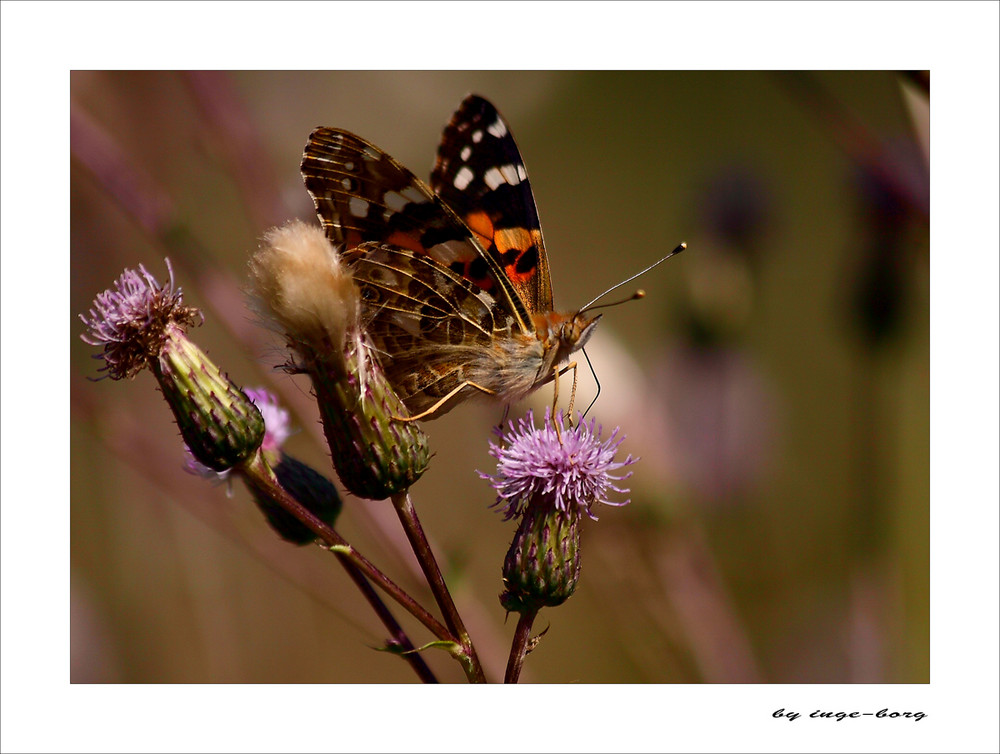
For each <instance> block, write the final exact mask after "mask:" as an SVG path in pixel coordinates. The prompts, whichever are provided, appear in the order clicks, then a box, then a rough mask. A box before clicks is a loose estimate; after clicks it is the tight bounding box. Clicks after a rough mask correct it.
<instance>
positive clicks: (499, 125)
mask: <svg viewBox="0 0 1000 754" xmlns="http://www.w3.org/2000/svg"><path fill="white" fill-rule="evenodd" d="M486 130H487V131H489V132H490V133H491V134H493V135H494V136H496V137H497V138H498V139H502V138H503V137H504V136H506V135H507V126H505V125H504V123H503V121H502V120H500V119H499V118H497V119H496V120H495V121H494V122H493V125H492V126H490V127H489V128H487V129H486Z"/></svg>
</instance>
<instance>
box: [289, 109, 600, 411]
mask: <svg viewBox="0 0 1000 754" xmlns="http://www.w3.org/2000/svg"><path fill="white" fill-rule="evenodd" d="M301 170H302V176H303V179H304V181H305V185H306V190H307V191H308V192H309V194H310V195H311V196H312V199H313V201H314V203H315V205H316V212H317V214H318V215H319V219H320V222H321V223H322V225H323V228H324V231H325V234H326V236H327V238H329V240H330V241H331V242H332V243H333V244H334V246H335V247H336V248H337V249H338V251H339V253H340V254H342V256H343V258H344V259H345V260H346V262H347V263H348V264H349V265H350V267H351V269H352V273H353V276H354V279H355V282H356V283H357V285H358V287H359V289H360V292H361V300H362V307H363V317H364V324H365V326H366V329H367V331H368V333H369V335H370V336H371V339H372V342H373V344H374V350H375V352H376V354H377V358H378V360H379V363H380V365H381V366H382V369H383V371H384V372H385V375H386V377H387V379H388V380H389V383H390V384H391V385H392V387H393V389H394V390H395V391H396V393H397V394H398V395H399V397H400V399H401V400H402V401H403V403H404V405H405V406H406V408H407V410H408V411H409V412H410V414H411V418H434V417H436V416H440V415H442V414H444V413H446V412H447V411H448V410H450V409H451V408H453V407H454V406H455V405H456V404H457V403H459V402H460V401H462V400H465V399H466V398H469V397H472V396H474V395H476V394H487V395H492V396H495V397H496V398H499V399H500V400H502V401H503V402H505V403H508V404H509V403H513V402H515V401H517V400H520V399H521V398H523V397H524V396H526V395H527V394H529V393H531V392H532V391H533V390H535V389H536V388H538V387H539V386H540V385H543V384H545V383H547V382H549V381H551V380H553V379H554V378H555V377H556V376H557V369H558V367H559V365H561V364H563V363H564V362H566V361H567V360H568V358H569V356H570V354H572V353H573V352H574V351H577V350H579V349H580V348H583V346H584V345H585V344H586V342H587V340H588V339H589V338H590V336H591V335H592V334H593V332H594V328H595V327H596V325H597V322H598V320H599V319H600V317H601V315H600V314H598V315H593V314H590V313H588V312H586V311H583V310H581V311H576V312H568V313H560V312H556V311H554V309H553V303H552V283H551V280H550V277H549V262H548V257H547V255H546V253H545V244H544V242H543V240H542V230H541V226H540V224H539V221H538V211H537V210H536V208H535V200H534V196H533V195H532V192H531V184H530V182H529V180H528V174H527V171H526V170H525V168H524V161H523V160H522V159H521V153H520V151H519V150H518V148H517V144H516V143H515V142H514V137H513V136H512V135H511V132H510V128H509V127H508V125H507V122H506V121H505V120H504V119H503V117H502V116H501V115H500V113H499V112H497V109H496V108H495V107H494V106H493V105H492V104H491V103H490V102H489V101H487V100H486V99H484V98H482V97H479V96H477V95H469V96H468V97H466V98H465V100H463V101H462V103H461V105H460V106H459V108H458V110H457V111H456V112H455V114H454V115H453V117H452V119H451V121H450V123H449V124H448V125H447V126H446V128H445V130H444V134H443V135H442V138H441V143H440V146H439V147H438V151H437V160H436V162H435V164H434V168H433V170H432V172H431V176H430V185H428V184H426V183H424V182H423V181H421V180H420V179H419V178H417V177H416V176H415V175H414V174H413V173H412V172H410V171H409V170H408V169H407V168H405V167H404V166H403V165H401V164H400V163H399V162H397V161H396V160H394V159H393V158H392V157H390V156H389V155H388V154H386V152H384V151H383V150H381V149H379V148H378V147H376V146H375V145H374V144H372V143H371V142H368V141H366V140H365V139H362V138H361V137H360V136H357V135H355V134H353V133H351V132H349V131H344V130H341V129H337V128H317V129H316V130H315V131H313V133H312V134H311V135H310V137H309V142H308V144H307V145H306V148H305V153H304V155H303V158H302V165H301Z"/></svg>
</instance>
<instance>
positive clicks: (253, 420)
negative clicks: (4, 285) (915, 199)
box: [81, 260, 264, 471]
mask: <svg viewBox="0 0 1000 754" xmlns="http://www.w3.org/2000/svg"><path fill="white" fill-rule="evenodd" d="M167 271H168V273H169V276H170V277H169V280H168V281H167V283H166V284H164V285H160V284H159V283H158V282H157V281H156V279H155V278H154V277H153V276H152V275H150V274H149V273H148V272H147V271H146V270H145V268H143V267H142V266H141V265H140V266H139V270H138V271H136V270H125V272H123V273H122V275H121V277H120V278H119V279H118V280H117V281H116V282H115V287H114V288H113V289H108V290H107V291H104V292H103V293H101V294H99V295H98V296H97V298H96V299H95V300H94V306H93V308H92V309H91V310H90V316H89V317H86V316H83V315H81V319H82V320H83V321H84V323H85V324H86V325H87V327H88V331H87V332H86V333H85V334H84V335H83V336H82V338H83V340H84V341H85V342H86V343H90V344H91V345H99V346H102V347H103V349H104V350H103V353H102V354H101V358H102V359H103V360H104V362H105V365H104V367H103V370H104V371H107V373H108V376H110V377H111V378H112V379H116V380H118V379H125V378H131V377H134V376H135V375H136V374H138V373H139V372H140V371H141V370H142V369H144V368H146V367H149V368H150V370H151V371H152V372H153V375H154V376H155V377H156V379H157V382H159V383H160V389H161V390H162V392H163V397H164V398H166V399H167V403H169V404H170V408H171V409H172V410H173V412H174V418H175V419H176V420H177V426H178V427H180V430H181V435H182V436H183V437H184V441H185V442H186V443H187V445H188V448H189V449H190V451H191V454H192V455H193V456H194V457H195V458H196V459H197V460H198V461H199V462H200V463H202V464H204V465H205V466H207V467H208V468H210V469H213V470H215V471H224V470H225V469H229V468H231V467H233V466H235V465H237V464H240V463H242V462H244V461H247V460H249V459H250V458H251V457H253V455H254V453H255V452H256V451H257V449H258V448H259V447H260V444H261V440H262V439H263V437H264V420H263V418H261V415H260V411H258V410H257V407H256V406H254V404H253V402H252V401H251V400H250V399H249V398H248V397H247V396H246V395H245V394H244V393H243V391H242V390H240V389H239V388H238V387H237V386H236V385H235V384H233V383H232V382H231V381H230V380H229V378H228V377H226V376H225V375H224V374H223V373H222V371H221V370H220V369H219V367H217V366H216V365H215V364H213V363H212V362H211V361H210V360H209V359H208V357H207V356H206V355H205V353H204V352H203V351H202V350H201V349H200V348H198V347H197V346H196V345H195V344H194V343H192V342H191V341H190V340H188V337H187V335H186V334H185V330H186V329H187V327H189V326H190V325H192V324H194V323H195V322H196V321H197V320H198V319H199V318H200V316H201V315H200V313H199V312H198V310H197V309H193V308H191V307H187V306H184V305H183V303H182V296H181V292H180V289H176V290H175V288H174V275H173V270H172V269H171V267H170V261H169V260H167Z"/></svg>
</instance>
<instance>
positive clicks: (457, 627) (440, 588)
mask: <svg viewBox="0 0 1000 754" xmlns="http://www.w3.org/2000/svg"><path fill="white" fill-rule="evenodd" d="M392 504H393V506H394V507H395V508H396V513H397V515H398V516H399V520H400V523H402V525H403V530H404V531H405V532H406V538H407V539H408V540H409V542H410V547H412V548H413V553H414V554H415V555H416V556H417V562H419V563H420V568H421V570H423V572H424V577H425V578H426V579H427V583H428V584H429V585H430V588H431V592H432V593H433V594H434V599H435V600H437V603H438V606H439V607H440V608H441V612H442V614H443V615H444V621H445V624H447V626H448V628H449V629H450V630H451V632H452V633H453V634H454V635H455V636H457V637H458V643H459V644H460V645H461V647H462V650H463V651H464V653H465V655H464V658H461V660H462V665H463V668H464V669H465V674H466V676H468V678H469V680H470V681H471V682H472V683H486V675H485V674H484V673H483V668H482V665H481V664H480V662H479V657H478V656H477V655H476V649H475V647H474V646H473V645H472V639H471V638H469V632H468V631H467V630H466V628H465V624H464V623H463V622H462V616H461V615H459V613H458V608H457V607H455V602H454V600H452V598H451V593H450V592H449V591H448V587H447V585H446V584H445V582H444V577H443V576H442V575H441V569H440V568H439V567H438V564H437V560H436V559H435V558H434V552H433V551H432V550H431V546H430V543H429V542H428V541H427V537H426V536H425V534H424V529H423V527H422V526H421V525H420V519H419V518H417V511H416V509H415V508H414V507H413V503H412V502H411V501H410V496H409V494H408V493H406V492H398V493H396V494H395V495H393V496H392Z"/></svg>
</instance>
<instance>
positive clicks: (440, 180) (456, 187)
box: [431, 95, 552, 312]
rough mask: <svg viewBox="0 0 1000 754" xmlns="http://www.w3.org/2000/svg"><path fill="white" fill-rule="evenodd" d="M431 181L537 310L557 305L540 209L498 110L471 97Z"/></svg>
mask: <svg viewBox="0 0 1000 754" xmlns="http://www.w3.org/2000/svg"><path fill="white" fill-rule="evenodd" d="M431 188H432V189H433V190H434V192H435V193H436V194H437V195H438V196H440V197H441V198H442V199H443V200H444V201H445V203H446V204H447V205H448V206H449V207H450V208H451V209H453V210H454V211H455V212H456V213H457V214H458V215H459V216H460V217H462V219H463V220H464V221H465V224H466V225H467V226H468V227H469V228H470V229H471V230H472V231H473V233H475V234H476V238H477V240H478V241H479V242H480V244H481V245H482V247H483V248H484V249H485V250H486V252H487V254H488V255H490V256H491V257H492V258H493V259H494V260H496V262H497V263H498V264H499V265H500V266H501V267H502V268H503V270H504V274H505V275H506V277H507V279H508V280H509V281H510V282H511V284H512V285H513V287H514V289H515V290H516V291H517V294H518V296H519V297H520V299H521V300H522V302H523V303H524V304H525V306H526V307H527V308H528V310H529V311H531V312H546V311H550V310H551V309H552V284H551V281H550V277H549V269H548V258H547V257H546V254H545V244H544V242H543V240H542V231H541V226H540V224H539V220H538V211H537V209H536V208H535V199H534V196H533V195H532V192H531V184H530V182H529V180H528V174H527V171H526V170H525V167H524V161H523V160H522V159H521V153H520V150H518V148H517V144H516V143H515V141H514V137H513V136H512V135H511V132H510V129H509V127H508V126H507V123H506V122H505V121H504V119H503V117H502V116H501V115H500V113H499V112H498V111H497V109H496V108H495V107H494V106H493V105H492V104H491V103H490V102H488V101H487V100H485V99H483V98H482V97H479V96H477V95H469V96H468V97H466V98H465V100H464V101H463V102H462V104H461V105H460V106H459V109H458V110H457V111H456V112H455V114H454V116H453V117H452V119H451V122H450V123H449V124H448V126H447V127H446V128H445V130H444V134H443V136H442V138H441V144H440V146H439V147H438V155H437V161H436V163H435V165H434V170H433V171H432V173H431Z"/></svg>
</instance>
